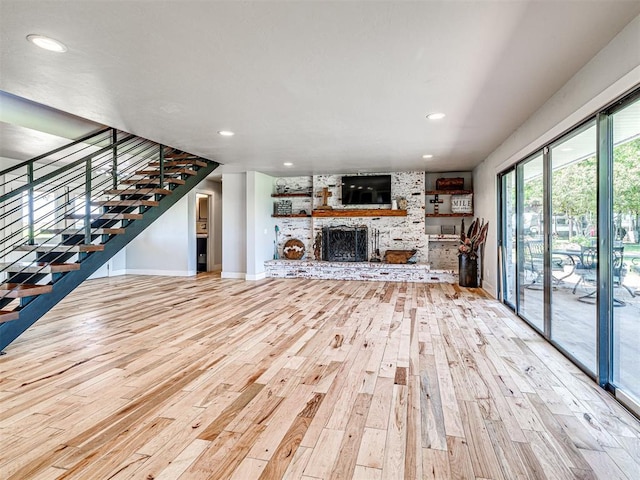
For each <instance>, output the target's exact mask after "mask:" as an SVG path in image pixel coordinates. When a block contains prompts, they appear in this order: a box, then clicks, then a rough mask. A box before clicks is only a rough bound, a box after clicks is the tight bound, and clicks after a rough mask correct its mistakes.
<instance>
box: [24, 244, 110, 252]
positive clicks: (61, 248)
mask: <svg viewBox="0 0 640 480" xmlns="http://www.w3.org/2000/svg"><path fill="white" fill-rule="evenodd" d="M14 250H18V251H20V252H31V251H33V252H61V253H63V252H75V253H79V252H83V253H88V252H101V251H103V250H104V245H94V244H89V245H87V244H80V245H60V244H50V245H49V244H46V243H43V244H40V245H19V246H18V247H16V248H15V249H14Z"/></svg>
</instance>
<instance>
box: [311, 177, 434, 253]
mask: <svg viewBox="0 0 640 480" xmlns="http://www.w3.org/2000/svg"><path fill="white" fill-rule="evenodd" d="M376 175H378V174H376ZM341 179H342V175H315V176H314V177H313V189H314V191H315V192H318V191H320V190H321V189H322V188H323V187H328V188H329V191H330V192H331V193H332V196H331V197H329V202H328V203H329V205H331V206H332V207H333V208H334V209H350V208H351V209H353V208H367V209H375V208H391V205H379V206H378V205H349V206H345V205H342V187H341V184H340V183H341ZM424 191H425V187H424V172H396V173H392V174H391V195H392V198H398V197H405V198H406V199H407V216H406V217H346V218H314V219H313V230H314V233H313V235H314V238H315V235H316V234H317V233H318V232H321V231H322V227H325V226H335V225H348V226H354V225H366V226H367V228H368V230H369V257H371V255H372V253H373V252H372V250H371V248H372V244H371V237H372V234H373V230H374V229H378V230H380V254H381V255H384V252H385V251H386V250H411V249H414V248H415V249H416V250H418V252H417V253H416V257H415V258H416V260H417V262H419V263H426V262H427V239H426V236H425V233H424V220H425V217H424V202H425V196H424ZM321 204H322V199H320V198H314V206H316V207H317V206H318V205H321Z"/></svg>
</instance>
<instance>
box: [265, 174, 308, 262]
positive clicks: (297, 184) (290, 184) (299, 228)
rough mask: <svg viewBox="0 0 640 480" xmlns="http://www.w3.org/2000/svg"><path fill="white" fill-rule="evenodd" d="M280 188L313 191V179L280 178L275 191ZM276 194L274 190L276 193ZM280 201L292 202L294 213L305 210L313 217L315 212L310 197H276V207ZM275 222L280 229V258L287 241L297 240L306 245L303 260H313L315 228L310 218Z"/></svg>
mask: <svg viewBox="0 0 640 480" xmlns="http://www.w3.org/2000/svg"><path fill="white" fill-rule="evenodd" d="M278 186H280V187H282V188H283V189H285V190H286V191H288V192H292V191H294V192H295V191H300V190H306V189H309V190H311V189H312V188H313V185H312V178H311V177H310V176H305V177H285V178H278V179H277V180H276V185H275V186H274V189H276V188H278ZM275 192H276V191H275V190H274V193H275ZM278 200H291V206H292V209H293V213H300V211H301V210H304V211H305V212H307V213H308V214H309V215H311V210H313V198H310V197H287V198H281V197H276V198H274V199H273V204H274V206H275V204H276V202H277V201H278ZM273 220H274V223H275V225H277V226H278V228H279V229H280V233H279V242H278V254H279V255H280V258H282V248H283V247H284V244H285V243H286V241H287V240H290V239H292V238H297V239H298V240H300V241H301V242H302V243H304V248H305V255H304V257H303V258H305V259H313V237H312V233H313V228H312V219H311V218H310V217H309V218H306V217H294V218H274V219H273Z"/></svg>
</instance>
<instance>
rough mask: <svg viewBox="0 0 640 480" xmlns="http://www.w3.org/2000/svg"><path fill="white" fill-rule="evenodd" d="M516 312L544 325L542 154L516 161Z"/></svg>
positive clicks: (537, 324)
mask: <svg viewBox="0 0 640 480" xmlns="http://www.w3.org/2000/svg"><path fill="white" fill-rule="evenodd" d="M517 174H518V179H519V183H521V185H522V188H521V189H520V191H519V194H520V195H519V199H518V218H517V224H518V225H520V226H521V228H520V229H519V231H518V244H517V251H518V277H519V289H520V292H519V303H518V313H520V315H522V316H523V317H524V318H526V319H527V320H528V321H529V322H530V323H531V324H533V325H535V326H536V327H538V328H539V329H540V330H543V328H544V291H543V290H544V283H543V282H544V257H543V255H542V246H543V244H544V242H543V239H544V232H543V223H542V218H543V212H544V190H543V157H542V154H540V155H538V156H535V157H533V158H532V159H531V160H529V161H527V162H525V163H522V164H520V165H518V171H517Z"/></svg>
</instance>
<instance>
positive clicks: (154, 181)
mask: <svg viewBox="0 0 640 480" xmlns="http://www.w3.org/2000/svg"><path fill="white" fill-rule="evenodd" d="M120 183H121V184H123V185H160V179H159V178H127V179H126V180H121V181H120ZM164 183H166V184H172V185H184V184H185V183H186V182H185V181H184V180H182V179H181V178H171V177H169V178H165V179H164Z"/></svg>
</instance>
